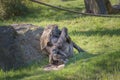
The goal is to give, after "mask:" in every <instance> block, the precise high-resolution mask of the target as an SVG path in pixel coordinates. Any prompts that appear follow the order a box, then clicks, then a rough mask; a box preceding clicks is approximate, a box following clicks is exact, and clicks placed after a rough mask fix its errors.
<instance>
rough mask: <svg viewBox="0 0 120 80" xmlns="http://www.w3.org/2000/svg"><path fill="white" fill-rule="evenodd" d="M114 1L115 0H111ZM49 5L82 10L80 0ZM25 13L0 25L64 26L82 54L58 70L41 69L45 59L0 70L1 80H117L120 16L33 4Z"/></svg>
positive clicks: (119, 49)
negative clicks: (81, 50)
mask: <svg viewBox="0 0 120 80" xmlns="http://www.w3.org/2000/svg"><path fill="white" fill-rule="evenodd" d="M113 2H115V0H113ZM49 3H50V4H54V5H57V6H62V7H66V8H69V9H73V10H80V11H82V10H84V4H83V1H82V0H69V1H65V2H61V1H60V0H51V1H49ZM30 9H31V10H30V11H31V12H30V13H29V14H28V15H26V16H18V17H14V18H11V19H9V20H4V21H0V25H1V26H2V25H10V24H16V23H30V24H34V25H38V26H41V27H45V26H46V25H49V24H57V25H59V27H60V28H62V27H67V28H68V31H69V35H70V36H71V38H72V40H73V41H74V42H76V43H77V44H78V45H79V46H80V47H81V48H83V49H84V50H85V51H86V52H85V53H80V54H79V53H77V51H75V55H74V57H73V58H71V59H70V60H69V63H68V64H67V65H66V67H65V68H64V69H62V70H60V71H51V72H45V71H43V66H45V65H46V64H47V63H48V61H47V59H45V60H43V62H41V61H40V62H34V63H32V64H31V65H29V66H26V67H22V68H20V69H18V70H10V71H7V72H4V71H2V70H0V80H119V79H120V18H104V17H89V16H81V15H78V14H72V13H68V12H64V11H60V10H56V9H52V8H48V7H45V6H41V5H40V6H39V5H37V4H33V7H31V8H30Z"/></svg>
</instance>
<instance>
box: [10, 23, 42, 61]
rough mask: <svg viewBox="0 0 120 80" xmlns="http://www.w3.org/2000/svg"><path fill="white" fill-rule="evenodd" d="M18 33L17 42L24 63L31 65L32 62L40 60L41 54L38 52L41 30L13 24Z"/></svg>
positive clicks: (27, 25)
mask: <svg viewBox="0 0 120 80" xmlns="http://www.w3.org/2000/svg"><path fill="white" fill-rule="evenodd" d="M11 26H13V27H14V29H15V30H16V32H17V33H18V37H17V41H18V43H19V44H20V47H21V49H22V55H23V59H24V62H25V63H31V62H32V61H33V60H40V59H41V58H42V52H41V50H40V36H41V34H42V32H43V28H41V27H38V26H34V25H32V24H13V25H11Z"/></svg>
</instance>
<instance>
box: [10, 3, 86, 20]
mask: <svg viewBox="0 0 120 80" xmlns="http://www.w3.org/2000/svg"><path fill="white" fill-rule="evenodd" d="M83 8H84V7H83V6H82V7H81V6H80V7H71V8H69V9H70V10H71V9H72V10H74V11H82V10H83ZM76 17H85V16H81V15H78V14H75V13H70V12H66V11H62V10H58V9H54V8H49V7H45V6H41V5H40V6H38V7H35V8H30V10H29V13H28V14H27V15H23V16H17V17H13V18H11V19H12V20H13V21H16V20H17V21H24V22H27V21H33V20H34V21H36V22H40V21H44V20H45V21H51V20H53V21H59V20H72V19H74V18H76Z"/></svg>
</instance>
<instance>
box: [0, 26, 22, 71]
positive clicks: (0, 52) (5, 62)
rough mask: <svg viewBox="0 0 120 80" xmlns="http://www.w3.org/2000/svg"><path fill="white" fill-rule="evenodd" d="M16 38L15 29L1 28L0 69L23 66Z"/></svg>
mask: <svg viewBox="0 0 120 80" xmlns="http://www.w3.org/2000/svg"><path fill="white" fill-rule="evenodd" d="M16 38H17V32H16V31H15V29H14V28H13V27H8V26H1V27H0V67H1V68H2V69H4V70H8V69H10V68H13V67H17V66H20V65H21V64H23V62H22V61H21V60H22V57H21V54H20V52H21V51H20V49H19V46H18V44H17V43H16Z"/></svg>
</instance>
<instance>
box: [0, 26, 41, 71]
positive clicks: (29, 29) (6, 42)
mask: <svg viewBox="0 0 120 80" xmlns="http://www.w3.org/2000/svg"><path fill="white" fill-rule="evenodd" d="M42 32H43V28H40V27H38V26H34V25H31V24H13V25H11V26H1V27H0V68H2V69H3V70H9V69H11V68H17V67H19V66H22V65H25V64H28V63H31V62H32V61H34V60H37V61H39V60H41V59H42V54H41V50H40V36H41V34H42Z"/></svg>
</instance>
